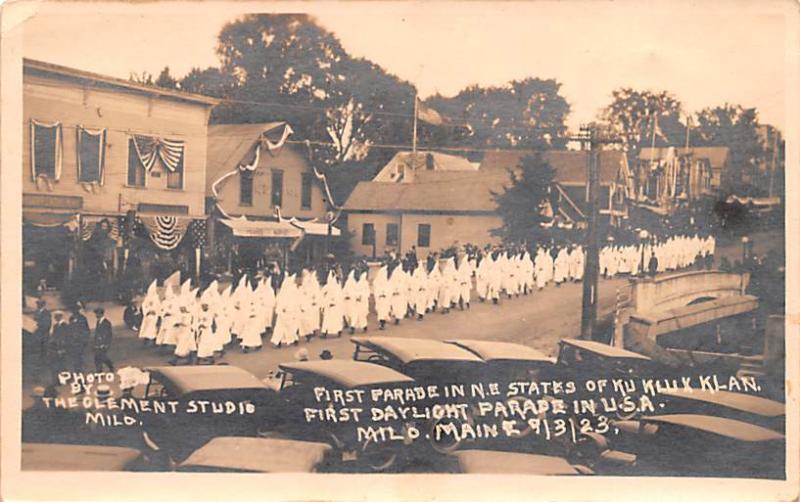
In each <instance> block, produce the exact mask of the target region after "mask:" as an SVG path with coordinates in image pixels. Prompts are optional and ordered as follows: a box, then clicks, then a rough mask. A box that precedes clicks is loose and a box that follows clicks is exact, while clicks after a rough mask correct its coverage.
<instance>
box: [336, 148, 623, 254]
mask: <svg viewBox="0 0 800 502" xmlns="http://www.w3.org/2000/svg"><path fill="white" fill-rule="evenodd" d="M527 154H528V152H490V153H487V154H486V155H485V157H484V158H483V161H482V162H481V163H480V164H479V165H477V166H476V165H475V164H473V163H471V162H469V161H467V160H466V159H462V158H455V159H453V158H452V157H453V156H449V155H442V154H439V153H435V152H420V153H417V155H416V157H412V155H411V154H410V153H409V152H403V153H400V154H398V155H397V156H395V157H394V158H393V159H392V161H390V162H389V164H387V166H385V167H384V168H383V169H382V170H381V171H380V172H379V173H378V175H376V177H375V179H373V180H372V181H362V182H360V183H359V184H358V185H356V187H355V189H354V190H353V192H352V193H351V194H350V197H349V198H348V199H347V201H346V203H345V204H344V208H343V209H344V211H345V212H346V214H347V221H348V230H349V233H350V236H351V248H352V249H353V251H354V252H355V253H356V254H360V255H368V256H369V255H373V254H374V255H382V254H384V253H385V252H386V251H389V250H392V251H398V252H406V251H408V250H409V249H411V247H412V246H413V247H415V248H416V249H417V251H418V253H419V254H420V255H425V254H427V253H428V252H432V251H438V250H440V249H443V248H447V247H450V246H453V245H463V244H468V243H469V244H474V245H478V246H484V245H486V244H491V243H497V242H498V241H499V239H498V238H497V237H494V236H493V235H492V230H494V229H497V228H500V227H501V226H502V224H503V220H502V218H501V217H500V215H499V214H498V213H497V203H496V201H495V196H494V194H495V193H502V191H503V189H504V188H505V187H507V186H509V185H510V182H511V181H510V175H509V169H514V168H515V167H516V166H517V165H518V163H519V161H520V159H521V158H522V157H524V156H525V155H527ZM545 157H546V158H547V160H548V161H549V162H550V163H551V165H552V166H553V167H554V168H555V171H556V176H555V180H554V182H555V183H554V187H553V189H554V190H557V191H558V197H557V199H558V201H559V203H558V208H557V210H558V212H559V215H560V216H559V219H560V220H561V221H564V222H567V223H573V224H578V225H580V224H582V223H583V222H584V220H585V218H586V211H587V206H586V201H585V199H586V189H587V182H586V180H587V177H586V173H587V165H588V164H587V162H588V155H587V153H586V152H567V151H564V152H562V151H551V152H546V153H545ZM600 181H601V196H600V206H601V210H600V214H601V215H602V216H604V217H605V218H604V219H605V221H606V222H608V223H610V224H618V223H619V222H620V221H621V220H622V219H624V218H625V217H626V216H627V208H626V206H625V198H626V194H627V192H628V184H629V182H630V173H629V170H628V165H627V160H626V157H625V155H624V153H622V152H602V153H601V154H600Z"/></svg>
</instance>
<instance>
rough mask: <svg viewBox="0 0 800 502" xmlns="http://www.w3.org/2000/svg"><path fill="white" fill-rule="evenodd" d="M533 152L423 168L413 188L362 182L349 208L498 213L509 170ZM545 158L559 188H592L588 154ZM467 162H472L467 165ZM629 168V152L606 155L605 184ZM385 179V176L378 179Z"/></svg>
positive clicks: (602, 167)
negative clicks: (463, 166) (474, 164)
mask: <svg viewBox="0 0 800 502" xmlns="http://www.w3.org/2000/svg"><path fill="white" fill-rule="evenodd" d="M531 153H532V152H529V151H519V152H516V151H515V152H507V151H506V152H489V153H487V154H486V155H485V156H484V159H483V161H482V162H481V164H480V167H479V169H477V170H471V171H467V170H457V171H447V170H442V171H437V170H426V169H424V168H418V169H417V170H416V171H415V173H414V181H413V182H411V183H397V182H391V181H386V182H384V181H362V182H360V183H358V185H356V187H355V189H354V190H353V191H352V192H351V194H350V197H349V198H348V199H347V202H345V204H344V209H345V210H351V211H419V210H423V211H443V212H460V211H480V212H487V211H488V212H491V211H495V210H496V209H497V203H496V202H495V199H494V196H493V195H492V194H493V193H502V192H503V189H504V188H505V187H507V186H509V185H510V184H511V177H510V175H509V172H508V170H509V169H513V168H515V167H516V166H517V164H518V163H519V161H520V159H522V158H523V157H525V156H526V155H529V154H531ZM544 156H545V159H546V160H547V161H548V162H550V164H551V165H552V166H553V168H554V169H555V171H556V175H555V181H556V182H558V183H564V184H569V183H578V184H585V183H586V162H587V160H588V157H587V152H579V151H555V150H553V151H548V152H545V153H544ZM464 162H466V160H464ZM624 165H625V153H624V152H619V151H602V152H601V153H600V182H601V184H611V183H613V182H614V181H616V180H617V174H618V172H619V169H620V168H621V167H623V166H624ZM376 178H380V176H378V177H376Z"/></svg>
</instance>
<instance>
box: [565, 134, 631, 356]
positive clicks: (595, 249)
mask: <svg viewBox="0 0 800 502" xmlns="http://www.w3.org/2000/svg"><path fill="white" fill-rule="evenodd" d="M574 139H577V140H578V141H580V142H581V144H582V146H583V147H588V152H587V153H588V155H587V169H588V177H587V182H588V185H589V186H588V190H587V191H586V203H587V206H588V220H589V221H588V228H587V231H586V260H585V262H584V272H583V299H582V303H581V338H582V339H584V340H593V339H595V337H596V336H597V333H595V325H596V323H597V300H598V283H599V277H600V239H599V232H598V228H597V217H598V212H599V207H598V206H599V189H600V174H599V171H600V169H599V166H598V162H599V158H598V157H599V148H598V146H600V145H603V144H611V143H619V142H620V140H619V139H617V138H610V137H601V136H600V134H599V133H598V131H597V130H596V129H595V128H594V127H592V126H582V127H581V129H580V135H579V136H578V137H576V138H574Z"/></svg>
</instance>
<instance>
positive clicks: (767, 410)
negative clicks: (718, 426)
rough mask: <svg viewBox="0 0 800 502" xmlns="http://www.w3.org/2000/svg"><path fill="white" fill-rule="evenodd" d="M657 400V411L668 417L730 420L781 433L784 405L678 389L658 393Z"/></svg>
mask: <svg viewBox="0 0 800 502" xmlns="http://www.w3.org/2000/svg"><path fill="white" fill-rule="evenodd" d="M657 401H658V403H657V405H658V406H659V408H660V409H663V410H664V411H668V412H669V413H670V414H685V413H692V414H698V415H711V416H718V417H724V418H732V419H734V420H740V421H742V422H747V423H751V424H755V425H760V426H761V427H766V428H768V429H772V430H774V431H775V432H779V433H781V434H783V433H784V431H785V425H786V405H785V404H784V403H781V402H779V401H773V400H772V399H767V398H765V397H761V396H756V395H753V394H745V393H741V392H730V391H727V390H717V391H711V390H705V389H691V390H689V389H683V388H681V389H674V390H663V391H661V392H660V393H659V396H658V398H657ZM661 405H663V407H662V406H661Z"/></svg>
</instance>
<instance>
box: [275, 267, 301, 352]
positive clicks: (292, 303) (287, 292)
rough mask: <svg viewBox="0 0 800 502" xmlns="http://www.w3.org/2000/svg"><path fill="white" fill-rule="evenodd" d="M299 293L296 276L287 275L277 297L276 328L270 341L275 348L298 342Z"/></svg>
mask: <svg viewBox="0 0 800 502" xmlns="http://www.w3.org/2000/svg"><path fill="white" fill-rule="evenodd" d="M299 300H300V298H299V292H298V291H297V285H296V284H295V278H294V275H287V276H286V278H284V280H283V283H282V284H281V289H280V290H279V291H278V294H277V296H276V297H275V328H274V329H273V330H272V338H271V339H270V341H271V342H272V344H273V345H274V346H275V347H280V346H281V345H291V344H293V343H297V342H298V340H299V339H298V336H297V334H298V332H299V330H300V320H299V315H300V311H299V309H298V303H299Z"/></svg>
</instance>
